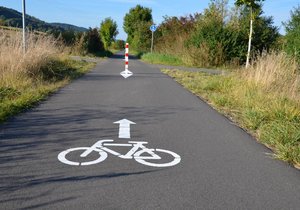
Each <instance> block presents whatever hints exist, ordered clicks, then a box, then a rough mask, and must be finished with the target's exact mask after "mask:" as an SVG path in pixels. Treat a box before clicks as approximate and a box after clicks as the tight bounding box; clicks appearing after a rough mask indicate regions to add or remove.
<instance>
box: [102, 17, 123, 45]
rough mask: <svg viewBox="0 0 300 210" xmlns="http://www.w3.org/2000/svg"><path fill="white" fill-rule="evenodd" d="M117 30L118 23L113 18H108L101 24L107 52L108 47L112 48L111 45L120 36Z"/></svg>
mask: <svg viewBox="0 0 300 210" xmlns="http://www.w3.org/2000/svg"><path fill="white" fill-rule="evenodd" d="M117 28H118V26H117V23H116V22H115V21H114V20H113V19H111V18H106V19H105V20H104V21H102V22H101V25H100V36H101V39H102V42H103V44H104V48H105V49H106V50H107V49H108V47H110V45H111V43H112V42H113V41H114V40H115V38H116V36H117V35H118V33H119V32H118V29H117Z"/></svg>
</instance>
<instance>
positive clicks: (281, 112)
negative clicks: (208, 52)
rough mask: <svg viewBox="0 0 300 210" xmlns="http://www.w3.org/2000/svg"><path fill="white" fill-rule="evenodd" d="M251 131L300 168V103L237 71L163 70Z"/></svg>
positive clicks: (282, 158)
mask: <svg viewBox="0 0 300 210" xmlns="http://www.w3.org/2000/svg"><path fill="white" fill-rule="evenodd" d="M163 72H164V73H166V74H168V75H169V76H171V77H173V78H174V79H175V80H176V81H177V82H178V83H180V84H181V85H183V86H184V87H185V88H187V89H188V90H190V91H191V92H193V93H194V94H196V95H198V96H200V97H201V98H203V99H205V100H206V101H208V103H209V104H211V105H212V106H213V107H214V108H216V109H217V110H219V111H220V112H222V113H223V114H225V115H227V116H228V117H230V118H231V119H232V120H233V121H235V122H236V123H238V124H239V125H240V126H241V127H243V128H244V129H246V130H248V131H249V133H251V134H252V135H254V136H255V137H256V138H257V139H258V141H260V142H261V143H263V144H265V145H266V146H267V147H269V148H271V149H272V150H273V151H274V153H275V156H276V157H277V158H279V159H281V160H284V161H287V162H289V163H290V164H293V165H294V166H296V167H297V168H299V167H300V105H299V102H297V101H293V100H290V99H288V98H286V97H283V96H280V95H279V94H276V93H271V92H268V91H265V90H264V89H263V88H261V87H258V86H256V85H253V84H250V83H249V82H247V81H244V80H243V79H241V78H240V77H239V76H238V75H237V74H231V75H227V76H224V75H207V74H203V73H195V72H184V71H177V70H163Z"/></svg>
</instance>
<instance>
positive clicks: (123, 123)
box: [114, 119, 136, 139]
mask: <svg viewBox="0 0 300 210" xmlns="http://www.w3.org/2000/svg"><path fill="white" fill-rule="evenodd" d="M114 124H119V138H120V139H130V125H131V124H136V123H135V122H131V121H130V120H127V119H123V120H119V121H117V122H114Z"/></svg>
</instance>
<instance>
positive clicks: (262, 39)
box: [154, 0, 279, 67]
mask: <svg viewBox="0 0 300 210" xmlns="http://www.w3.org/2000/svg"><path fill="white" fill-rule="evenodd" d="M257 11H259V12H258V15H257V16H256V19H255V21H254V23H253V28H254V31H255V33H254V34H253V40H252V48H253V52H255V54H256V53H262V52H263V51H264V50H269V49H273V48H274V46H275V44H276V45H277V43H278V42H277V40H278V38H279V33H278V28H277V27H275V26H273V18H272V17H265V16H263V13H262V11H261V10H259V9H258V10H257ZM250 18H251V14H250V10H249V8H247V7H240V6H236V7H234V8H233V10H232V12H231V11H230V8H229V6H228V1H227V0H212V1H211V3H210V5H209V7H208V8H207V9H205V10H204V12H203V13H202V14H199V13H196V14H194V15H189V16H185V17H167V16H166V17H164V21H163V22H162V23H161V24H160V25H159V27H158V30H157V32H155V39H154V49H155V51H156V52H159V53H165V54H169V55H174V56H175V57H180V58H181V60H182V61H183V62H184V63H185V64H186V65H189V66H200V67H217V66H224V65H240V64H242V63H244V62H245V61H246V55H247V43H248V34H249V29H250V28H249V27H250V26H249V22H250ZM253 54H254V53H253Z"/></svg>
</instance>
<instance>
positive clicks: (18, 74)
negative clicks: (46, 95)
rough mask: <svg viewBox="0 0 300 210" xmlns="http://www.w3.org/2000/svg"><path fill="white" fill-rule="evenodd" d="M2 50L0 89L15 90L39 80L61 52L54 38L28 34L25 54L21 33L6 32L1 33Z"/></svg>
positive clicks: (0, 53)
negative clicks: (35, 79)
mask: <svg viewBox="0 0 300 210" xmlns="http://www.w3.org/2000/svg"><path fill="white" fill-rule="evenodd" d="M0 48H1V50H0V87H14V88H17V87H18V88H19V86H20V85H22V83H23V82H25V83H26V82H30V80H31V79H34V78H37V77H38V76H39V75H40V73H41V70H42V69H43V68H44V67H45V66H46V65H48V64H49V62H50V61H51V60H53V58H54V56H55V55H57V53H58V51H59V50H58V47H57V44H56V41H55V40H54V39H53V38H52V37H50V36H40V35H34V34H28V36H27V50H26V53H25V54H24V53H23V46H22V35H21V33H19V32H16V33H15V34H12V33H10V34H7V33H6V32H4V31H0Z"/></svg>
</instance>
